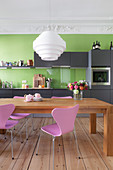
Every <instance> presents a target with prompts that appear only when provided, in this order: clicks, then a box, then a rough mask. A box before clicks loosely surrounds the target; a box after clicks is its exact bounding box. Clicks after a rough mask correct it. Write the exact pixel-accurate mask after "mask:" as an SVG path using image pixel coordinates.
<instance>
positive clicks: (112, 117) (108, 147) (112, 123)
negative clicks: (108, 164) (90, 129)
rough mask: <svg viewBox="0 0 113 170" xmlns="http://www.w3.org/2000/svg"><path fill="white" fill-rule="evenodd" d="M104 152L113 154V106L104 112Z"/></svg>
mask: <svg viewBox="0 0 113 170" xmlns="http://www.w3.org/2000/svg"><path fill="white" fill-rule="evenodd" d="M103 152H104V153H105V154H106V155H107V156H113V106H111V107H109V108H108V109H107V110H106V112H105V113H104V141H103Z"/></svg>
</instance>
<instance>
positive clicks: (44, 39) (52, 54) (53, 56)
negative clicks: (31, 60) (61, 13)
mask: <svg viewBox="0 0 113 170" xmlns="http://www.w3.org/2000/svg"><path fill="white" fill-rule="evenodd" d="M48 1H49V3H48V8H49V9H48V11H49V18H50V23H51V8H52V7H51V0H48ZM48 28H49V31H44V32H42V33H41V34H40V35H39V36H38V37H37V38H36V40H34V41H33V49H34V51H35V52H36V53H37V54H38V55H39V57H41V59H42V60H45V61H54V60H58V57H60V56H61V54H62V53H63V52H64V50H65V49H66V42H65V41H64V40H63V39H62V38H61V37H60V36H59V35H58V34H57V33H56V32H54V31H52V29H51V24H50V25H49V26H48Z"/></svg>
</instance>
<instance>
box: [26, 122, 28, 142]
mask: <svg viewBox="0 0 113 170" xmlns="http://www.w3.org/2000/svg"><path fill="white" fill-rule="evenodd" d="M26 140H28V132H27V119H26Z"/></svg>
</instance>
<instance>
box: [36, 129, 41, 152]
mask: <svg viewBox="0 0 113 170" xmlns="http://www.w3.org/2000/svg"><path fill="white" fill-rule="evenodd" d="M41 133H42V131H40V134H39V140H38V145H37V150H36V155H38V149H39V144H40V138H41Z"/></svg>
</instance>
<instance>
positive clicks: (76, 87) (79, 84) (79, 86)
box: [67, 80, 88, 94]
mask: <svg viewBox="0 0 113 170" xmlns="http://www.w3.org/2000/svg"><path fill="white" fill-rule="evenodd" d="M67 87H68V88H69V89H70V90H73V91H74V94H79V93H80V92H81V91H83V90H87V89H88V83H87V82H86V81H85V80H79V81H75V82H74V83H69V84H68V86H67Z"/></svg>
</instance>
